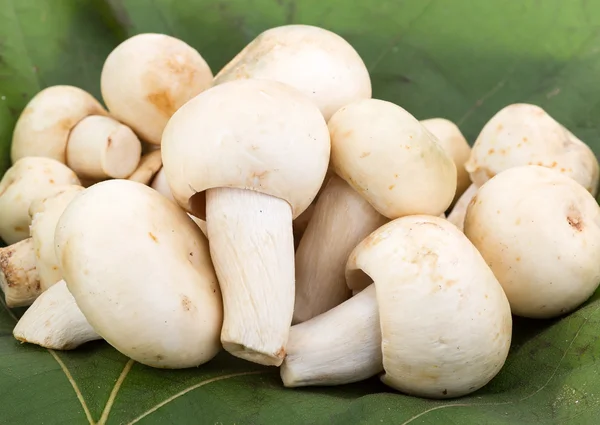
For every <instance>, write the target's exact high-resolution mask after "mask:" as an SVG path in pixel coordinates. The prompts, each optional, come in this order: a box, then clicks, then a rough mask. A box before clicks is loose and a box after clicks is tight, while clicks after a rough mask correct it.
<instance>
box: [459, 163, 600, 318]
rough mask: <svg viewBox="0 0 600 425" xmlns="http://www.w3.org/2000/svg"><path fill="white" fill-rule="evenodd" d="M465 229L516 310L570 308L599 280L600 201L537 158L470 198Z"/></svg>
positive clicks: (552, 312) (548, 312)
mask: <svg viewBox="0 0 600 425" xmlns="http://www.w3.org/2000/svg"><path fill="white" fill-rule="evenodd" d="M464 232H465V234H466V235H467V237H468V238H469V239H470V240H471V242H473V244H474V245H475V246H476V247H477V249H478V250H479V251H480V252H481V254H482V255H483V257H484V258H485V259H486V261H487V263H488V264H489V265H490V267H491V268H492V270H493V272H494V274H495V275H496V277H497V278H498V281H499V282H500V283H501V284H502V286H503V288H504V291H505V292H506V295H507V296H508V299H509V301H510V305H511V308H512V311H513V313H514V314H516V315H519V316H525V317H533V318H550V317H555V316H558V315H561V314H564V313H568V312H570V311H572V310H574V309H575V308H577V307H578V306H579V305H580V304H582V303H583V302H584V301H585V300H587V299H588V298H589V297H590V296H591V295H592V294H593V293H594V291H595V290H596V288H597V287H598V284H599V283H600V206H598V204H597V202H596V200H595V199H594V198H593V196H592V195H591V194H590V193H589V192H588V191H586V190H585V189H584V188H583V187H582V186H581V185H580V184H578V183H577V182H575V181H574V180H573V179H571V178H569V177H567V176H566V175H564V174H561V173H559V172H557V171H555V170H552V169H549V168H546V167H540V166H534V165H531V166H520V167H514V168H511V169H508V170H506V171H503V172H501V173H499V174H497V175H496V176H495V177H494V178H492V179H490V180H489V181H488V182H487V183H485V184H484V185H483V186H481V188H479V191H478V192H477V195H476V196H475V197H474V198H473V200H472V201H471V203H470V205H469V207H468V209H467V214H466V217H465V227H464Z"/></svg>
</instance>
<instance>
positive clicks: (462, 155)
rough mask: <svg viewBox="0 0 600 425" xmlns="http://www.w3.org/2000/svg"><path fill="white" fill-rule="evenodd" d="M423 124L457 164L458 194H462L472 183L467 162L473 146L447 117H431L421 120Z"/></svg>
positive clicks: (455, 198) (457, 195)
mask: <svg viewBox="0 0 600 425" xmlns="http://www.w3.org/2000/svg"><path fill="white" fill-rule="evenodd" d="M420 123H421V125H422V126H423V127H425V128H426V129H427V130H429V131H430V132H431V133H432V134H433V135H434V136H435V137H436V138H437V140H438V142H439V143H440V145H441V146H442V148H444V150H445V151H446V152H447V153H448V155H450V158H452V160H453V161H454V165H456V195H455V196H454V200H457V199H458V198H459V197H460V195H462V194H463V192H464V191H465V190H467V188H468V187H469V186H470V185H471V177H470V176H469V173H468V172H467V170H465V162H467V161H468V160H469V156H470V155H471V146H469V143H468V142H467V139H465V136H463V134H462V132H461V131H460V128H458V126H457V125H456V124H454V123H453V122H452V121H450V120H447V119H445V118H429V119H426V120H421V121H420Z"/></svg>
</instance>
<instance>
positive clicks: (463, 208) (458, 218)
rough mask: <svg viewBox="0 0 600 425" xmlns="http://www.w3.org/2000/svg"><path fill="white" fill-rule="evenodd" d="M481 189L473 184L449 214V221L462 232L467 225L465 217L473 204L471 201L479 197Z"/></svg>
mask: <svg viewBox="0 0 600 425" xmlns="http://www.w3.org/2000/svg"><path fill="white" fill-rule="evenodd" d="M478 189H479V188H478V187H477V185H475V184H472V185H471V186H469V188H468V189H467V190H466V191H465V192H464V193H463V194H462V196H461V197H460V198H458V201H456V203H455V204H454V207H452V210H451V211H450V214H448V217H447V219H448V221H449V222H450V223H452V224H454V225H455V226H456V227H458V228H459V229H460V230H461V231H462V230H463V227H464V223H465V215H466V214H467V207H468V206H469V204H470V203H471V200H472V199H473V197H475V195H477V190H478Z"/></svg>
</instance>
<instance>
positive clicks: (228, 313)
mask: <svg viewBox="0 0 600 425" xmlns="http://www.w3.org/2000/svg"><path fill="white" fill-rule="evenodd" d="M329 154H330V142H329V133H328V131H327V124H326V123H325V120H324V119H323V115H322V114H321V113H320V111H319V109H318V108H317V107H316V106H315V105H314V104H313V103H312V102H311V101H310V99H309V98H307V97H306V96H304V95H303V94H301V93H300V92H299V91H297V90H295V89H293V88H292V87H290V86H287V85H285V84H282V83H279V82H276V81H269V80H253V79H249V80H237V81H232V82H228V83H223V84H220V85H218V86H215V87H212V88H211V89H209V90H206V91H205V92H203V93H201V94H200V95H198V96H197V97H195V98H194V99H192V100H190V101H189V102H188V103H186V104H185V105H184V106H182V107H181V108H180V109H179V110H178V111H177V112H176V113H175V114H174V115H173V117H172V118H171V120H170V121H169V123H168V124H167V127H166V128H165V131H164V134H163V140H162V155H163V164H164V170H165V173H166V177H167V180H168V182H169V186H170V188H171V191H172V193H173V197H174V198H175V200H176V201H177V203H178V204H179V205H181V207H183V208H184V209H185V210H186V211H188V212H189V213H191V214H192V215H194V216H196V217H198V218H201V219H204V218H206V224H207V230H208V238H209V240H210V252H211V257H212V260H213V263H214V265H215V269H216V272H217V276H218V277H219V282H220V284H221V290H222V291H223V302H224V321H223V330H222V332H221V342H222V344H223V347H224V348H225V350H227V351H228V352H230V353H231V354H233V355H234V356H237V357H241V358H244V359H247V360H250V361H253V362H256V363H260V364H264V365H275V366H278V365H280V364H281V362H282V360H283V357H284V356H285V346H286V343H287V338H288V334H289V328H290V324H291V320H292V312H293V308H294V241H293V232H292V219H293V218H296V217H298V216H299V215H300V214H301V213H302V212H303V211H304V210H305V209H306V208H307V207H308V206H309V205H310V203H311V202H312V200H313V199H314V197H315V196H316V194H317V192H318V191H319V188H320V186H321V184H322V182H323V179H324V177H325V174H326V172H327V166H328V162H329Z"/></svg>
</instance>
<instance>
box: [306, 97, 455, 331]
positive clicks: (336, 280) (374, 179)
mask: <svg viewBox="0 0 600 425" xmlns="http://www.w3.org/2000/svg"><path fill="white" fill-rule="evenodd" d="M328 126H329V131H330V134H331V165H332V168H333V170H334V171H335V174H334V175H332V177H331V178H330V180H329V182H328V183H327V185H326V186H325V188H324V189H323V191H322V192H321V195H320V196H319V198H318V200H317V203H316V205H315V211H314V213H313V216H312V218H311V221H310V222H309V224H308V226H307V228H306V231H305V232H304V235H303V237H302V239H301V241H300V244H299V246H298V250H297V253H296V305H295V308H294V323H300V322H303V321H305V320H308V319H310V318H312V317H314V316H317V315H319V314H321V313H323V312H325V311H327V310H329V309H331V308H333V307H335V306H336V305H338V304H340V303H341V302H343V301H344V300H346V299H347V298H348V296H349V295H350V292H349V290H348V288H347V286H346V281H345V278H344V267H345V265H346V261H347V260H348V256H349V255H350V252H351V251H352V249H354V247H355V246H356V245H357V244H358V243H359V242H360V241H361V240H362V239H364V238H365V237H367V236H368V235H369V234H370V233H371V232H372V231H374V230H375V229H377V228H378V227H380V226H381V225H382V224H384V223H385V222H386V221H388V220H390V219H395V218H397V217H402V216H405V215H411V214H431V215H440V214H442V213H443V212H444V211H445V210H446V208H448V206H449V205H450V203H451V202H452V199H453V198H454V194H455V192H456V166H455V165H454V162H453V161H452V159H451V158H450V156H449V155H448V154H447V153H446V152H445V151H444V149H443V148H442V147H441V146H440V144H439V143H438V141H437V139H436V138H435V136H433V135H432V134H431V133H430V132H429V131H427V129H426V128H425V127H424V126H422V125H421V124H420V123H419V121H418V120H417V119H416V118H415V117H413V116H412V115H411V114H410V113H408V112H407V111H406V110H404V109H403V108H401V107H400V106H397V105H395V104H393V103H391V102H387V101H383V100H377V99H365V100H359V101H356V102H354V103H351V104H349V105H347V106H345V107H343V108H341V109H340V110H339V111H338V112H336V113H335V114H334V115H333V116H332V117H331V119H330V120H329V123H328ZM350 289H352V288H350Z"/></svg>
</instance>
